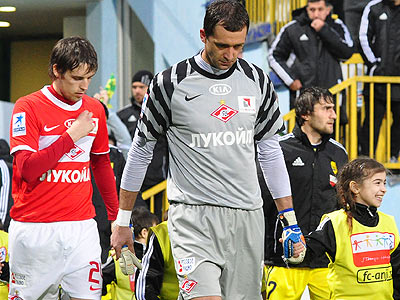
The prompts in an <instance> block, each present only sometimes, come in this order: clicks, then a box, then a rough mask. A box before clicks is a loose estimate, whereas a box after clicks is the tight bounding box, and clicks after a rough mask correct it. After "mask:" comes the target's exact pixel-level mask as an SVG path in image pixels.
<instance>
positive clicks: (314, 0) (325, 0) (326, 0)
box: [307, 0, 329, 6]
mask: <svg viewBox="0 0 400 300" xmlns="http://www.w3.org/2000/svg"><path fill="white" fill-rule="evenodd" d="M319 1H324V2H325V5H326V6H328V5H329V1H328V0H308V1H307V4H308V3H310V2H311V3H312V2H319Z"/></svg>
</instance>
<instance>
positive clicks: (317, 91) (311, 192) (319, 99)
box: [259, 88, 348, 300]
mask: <svg viewBox="0 0 400 300" xmlns="http://www.w3.org/2000/svg"><path fill="white" fill-rule="evenodd" d="M295 110H296V123H297V124H296V126H295V128H294V130H293V133H290V134H287V135H285V136H283V137H281V139H280V142H279V143H280V146H281V148H282V151H283V154H284V157H285V162H286V168H287V170H288V173H289V177H290V184H291V189H292V195H293V207H294V210H295V212H296V216H298V217H297V218H298V220H299V226H300V228H301V230H302V232H306V234H308V233H309V232H311V231H313V230H315V229H316V228H317V226H318V224H319V223H320V220H321V217H322V215H323V214H325V213H328V212H331V211H333V210H336V209H337V208H338V202H337V199H336V191H335V184H336V175H337V172H338V169H340V167H342V166H343V165H344V164H345V163H346V162H347V159H348V158H347V152H346V150H345V149H344V147H343V146H342V145H341V144H340V143H338V142H336V141H335V140H333V139H332V138H330V136H331V134H332V133H333V128H334V122H335V119H336V113H335V110H334V104H333V98H332V95H331V93H330V92H329V91H328V90H327V89H324V88H306V89H305V90H304V91H303V92H302V93H301V94H300V96H299V97H298V98H297V100H296V101H295ZM259 181H260V185H261V191H262V196H263V199H264V214H265V224H266V230H265V264H266V266H267V272H266V280H267V282H266V283H267V295H269V298H268V299H289V300H291V299H293V300H294V299H300V298H301V295H302V293H303V291H304V289H305V287H306V286H307V285H308V287H309V290H310V296H311V299H329V288H328V284H327V280H326V275H327V274H328V268H327V267H328V262H329V261H328V259H327V257H325V256H322V257H320V258H316V259H314V260H313V261H312V264H307V263H304V262H303V263H301V264H299V265H291V266H290V268H286V264H285V263H284V261H283V260H282V257H281V254H282V246H281V243H280V242H279V238H280V235H281V233H282V227H281V226H280V223H279V222H278V218H277V215H278V212H277V210H276V207H275V206H274V205H275V204H274V201H273V200H272V197H271V195H270V194H269V191H268V189H267V187H266V185H265V182H264V178H263V177H262V175H261V177H260V176H259Z"/></svg>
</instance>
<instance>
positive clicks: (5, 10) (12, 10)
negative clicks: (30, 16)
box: [0, 6, 17, 12]
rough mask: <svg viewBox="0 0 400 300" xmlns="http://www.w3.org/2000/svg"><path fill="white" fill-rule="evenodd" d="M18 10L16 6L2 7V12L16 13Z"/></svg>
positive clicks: (0, 7) (0, 8) (0, 9)
mask: <svg viewBox="0 0 400 300" xmlns="http://www.w3.org/2000/svg"><path fill="white" fill-rule="evenodd" d="M16 10H17V9H16V8H15V7H14V6H0V12H14V11H16Z"/></svg>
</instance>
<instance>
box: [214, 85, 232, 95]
mask: <svg viewBox="0 0 400 300" xmlns="http://www.w3.org/2000/svg"><path fill="white" fill-rule="evenodd" d="M208 90H209V92H210V93H211V94H213V95H216V96H223V95H228V94H229V93H230V92H232V88H231V87H230V86H229V85H227V84H224V83H221V84H214V85H212V86H210V88H209V89H208Z"/></svg>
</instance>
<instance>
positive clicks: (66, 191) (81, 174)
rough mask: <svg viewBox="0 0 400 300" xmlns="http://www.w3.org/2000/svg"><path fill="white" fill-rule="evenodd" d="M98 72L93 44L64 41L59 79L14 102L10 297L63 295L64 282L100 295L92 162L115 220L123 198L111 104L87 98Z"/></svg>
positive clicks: (55, 61)
mask: <svg viewBox="0 0 400 300" xmlns="http://www.w3.org/2000/svg"><path fill="white" fill-rule="evenodd" d="M96 71H97V54H96V51H95V49H94V48H93V46H92V45H91V44H90V42H89V41H87V40H86V39H83V38H79V37H70V38H65V39H62V40H60V41H58V42H57V44H56V45H55V46H54V48H53V51H52V53H51V58H50V64H49V75H50V77H51V78H52V80H53V82H52V84H51V85H50V86H45V87H43V88H42V89H41V90H40V91H37V92H35V93H32V94H30V95H27V96H24V97H22V98H20V99H18V101H17V102H16V104H15V107H14V111H13V116H12V120H11V126H10V143H11V154H12V155H13V156H14V163H13V187H12V188H13V198H14V202H15V204H14V206H13V207H12V209H11V212H10V214H11V217H12V221H11V225H10V228H9V233H10V235H9V248H10V272H11V278H10V293H9V295H10V296H9V297H14V296H16V295H18V296H19V297H21V298H22V299H24V300H28V299H39V298H40V299H41V298H45V299H57V293H58V289H59V285H61V286H62V288H63V289H64V290H65V291H66V292H67V293H68V294H69V296H70V297H71V299H100V297H101V287H102V276H101V272H100V269H101V261H100V251H101V249H100V244H99V235H98V231H97V227H96V222H95V221H94V220H93V217H94V216H95V210H94V207H93V204H92V200H91V198H92V185H91V182H90V170H89V168H90V167H91V168H92V170H93V174H94V177H95V180H96V184H97V186H98V187H99V190H100V193H101V196H102V198H103V199H104V202H105V204H106V207H107V212H108V218H109V220H110V221H112V220H115V218H116V215H117V209H118V198H117V192H116V188H115V179H114V174H113V171H112V168H111V164H110V159H109V155H108V152H109V147H108V134H107V127H106V119H105V114H104V109H103V107H102V106H101V104H100V103H99V102H98V101H97V100H95V99H93V98H90V97H88V96H86V95H85V92H86V90H87V88H88V86H89V83H90V81H91V78H92V77H93V76H94V74H95V73H96Z"/></svg>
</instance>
